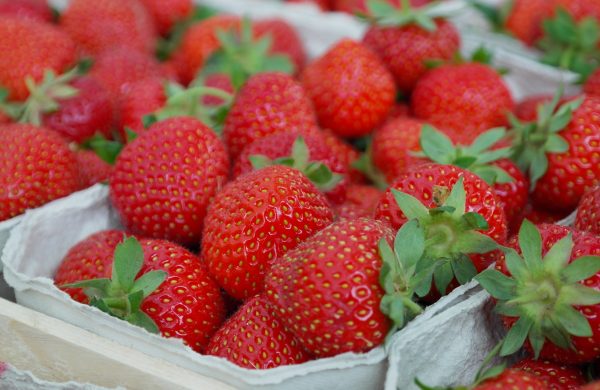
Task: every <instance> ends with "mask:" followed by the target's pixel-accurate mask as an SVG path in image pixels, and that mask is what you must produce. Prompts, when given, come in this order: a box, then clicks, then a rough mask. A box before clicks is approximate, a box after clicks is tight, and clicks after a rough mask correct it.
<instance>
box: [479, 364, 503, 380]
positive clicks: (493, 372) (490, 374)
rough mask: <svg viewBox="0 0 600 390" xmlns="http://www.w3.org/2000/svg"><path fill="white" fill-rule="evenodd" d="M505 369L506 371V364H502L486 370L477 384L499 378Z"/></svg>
mask: <svg viewBox="0 0 600 390" xmlns="http://www.w3.org/2000/svg"><path fill="white" fill-rule="evenodd" d="M505 369H506V364H505V363H503V364H500V365H498V366H494V367H491V368H490V369H488V370H485V371H484V372H483V374H482V375H481V376H479V377H478V378H477V382H478V383H482V382H485V381H486V380H488V379H492V378H495V377H497V376H499V375H500V374H502V373H503V372H504V370H505Z"/></svg>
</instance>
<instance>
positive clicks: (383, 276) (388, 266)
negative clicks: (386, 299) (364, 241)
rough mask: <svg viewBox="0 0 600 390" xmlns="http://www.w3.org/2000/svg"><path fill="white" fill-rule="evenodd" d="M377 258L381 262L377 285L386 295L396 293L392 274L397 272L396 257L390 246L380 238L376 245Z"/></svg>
mask: <svg viewBox="0 0 600 390" xmlns="http://www.w3.org/2000/svg"><path fill="white" fill-rule="evenodd" d="M378 247H379V256H380V257H381V260H382V266H381V271H380V272H379V284H380V285H381V287H382V288H383V289H384V290H385V292H386V293H388V294H394V293H395V292H396V290H395V286H394V274H395V273H397V272H399V264H398V259H397V258H396V255H395V254H394V252H393V251H392V248H391V247H390V244H388V242H387V241H386V240H385V239H384V238H382V239H381V240H379V243H378Z"/></svg>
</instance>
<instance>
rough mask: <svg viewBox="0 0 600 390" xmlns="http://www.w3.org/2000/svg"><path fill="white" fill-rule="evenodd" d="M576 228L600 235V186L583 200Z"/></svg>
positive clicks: (584, 196)
mask: <svg viewBox="0 0 600 390" xmlns="http://www.w3.org/2000/svg"><path fill="white" fill-rule="evenodd" d="M575 228H576V229H578V230H584V231H587V232H590V233H594V234H597V235H600V186H598V187H594V188H592V189H590V190H589V191H587V192H586V193H585V194H584V195H583V197H582V198H581V202H579V207H578V208H577V216H576V217H575Z"/></svg>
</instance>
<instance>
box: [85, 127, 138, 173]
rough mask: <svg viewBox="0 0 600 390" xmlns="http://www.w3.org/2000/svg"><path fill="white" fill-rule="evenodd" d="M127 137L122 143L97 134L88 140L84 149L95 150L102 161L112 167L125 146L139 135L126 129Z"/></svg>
mask: <svg viewBox="0 0 600 390" xmlns="http://www.w3.org/2000/svg"><path fill="white" fill-rule="evenodd" d="M125 135H126V137H127V139H125V140H123V142H121V141H119V140H113V139H108V138H106V137H104V136H103V135H101V134H96V135H94V136H93V137H92V138H90V139H88V140H86V141H85V142H84V143H83V145H82V146H83V148H84V149H91V150H93V151H94V153H96V154H97V155H98V157H100V158H101V159H102V160H104V161H106V162H107V163H109V164H110V165H114V164H115V162H116V161H117V157H118V156H119V154H120V153H121V151H122V150H123V148H124V147H125V144H127V143H129V142H132V141H133V140H134V139H136V138H137V137H138V134H137V133H136V132H134V131H133V130H131V129H130V128H128V127H126V128H125Z"/></svg>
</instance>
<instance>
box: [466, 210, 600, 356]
mask: <svg viewBox="0 0 600 390" xmlns="http://www.w3.org/2000/svg"><path fill="white" fill-rule="evenodd" d="M503 250H504V252H505V256H502V257H501V259H500V260H499V261H498V263H497V264H496V269H489V270H486V271H484V272H483V273H482V274H480V275H479V276H477V278H476V279H477V280H478V281H479V283H480V284H481V285H482V286H483V287H484V288H485V289H486V290H487V291H488V292H489V293H490V294H491V295H492V296H493V297H494V298H495V299H496V300H497V304H496V309H497V311H498V312H499V313H500V314H501V315H502V316H503V320H504V324H505V325H506V326H507V327H508V328H509V331H508V334H507V335H506V337H505V339H504V341H503V343H502V347H501V348H500V355H501V356H507V355H510V354H512V353H514V352H516V351H517V350H518V349H519V348H520V347H521V346H522V345H523V344H524V343H525V345H526V347H527V349H529V350H533V352H534V355H535V357H536V359H537V358H538V357H540V358H542V359H548V360H552V361H555V362H558V363H564V364H579V363H584V362H589V361H592V360H594V359H597V358H598V356H599V355H600V352H599V351H600V348H598V346H599V345H600V316H599V315H598V313H599V311H600V306H599V303H600V292H599V291H598V290H600V256H598V255H600V237H597V236H593V235H591V234H588V233H583V232H572V231H570V229H569V228H566V227H562V226H557V225H539V226H538V227H535V226H534V225H533V224H532V223H531V222H529V221H524V222H523V224H522V225H521V229H520V230H519V235H518V237H514V238H512V239H511V240H510V241H509V243H508V248H504V249H503ZM500 285H501V287H499V286H500ZM525 340H527V342H525Z"/></svg>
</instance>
